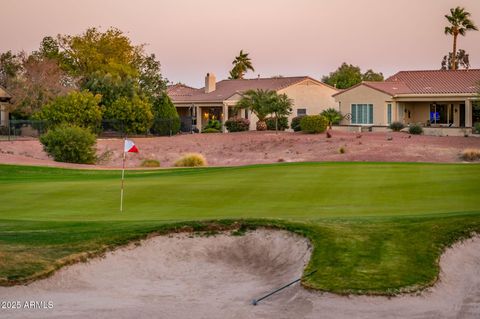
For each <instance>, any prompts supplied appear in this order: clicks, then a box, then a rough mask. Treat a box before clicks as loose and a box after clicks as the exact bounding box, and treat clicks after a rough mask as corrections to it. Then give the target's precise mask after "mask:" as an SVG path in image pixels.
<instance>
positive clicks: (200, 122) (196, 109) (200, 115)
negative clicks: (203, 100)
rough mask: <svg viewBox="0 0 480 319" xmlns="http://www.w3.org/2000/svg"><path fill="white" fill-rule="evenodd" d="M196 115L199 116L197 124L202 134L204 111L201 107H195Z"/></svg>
mask: <svg viewBox="0 0 480 319" xmlns="http://www.w3.org/2000/svg"><path fill="white" fill-rule="evenodd" d="M195 113H196V115H197V118H196V120H197V124H196V127H197V129H198V132H200V133H201V132H202V110H201V109H200V106H198V105H195Z"/></svg>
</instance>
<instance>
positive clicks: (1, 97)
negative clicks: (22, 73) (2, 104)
mask: <svg viewBox="0 0 480 319" xmlns="http://www.w3.org/2000/svg"><path fill="white" fill-rule="evenodd" d="M11 98H12V96H11V95H10V94H8V92H7V91H6V90H5V89H4V88H3V87H1V86H0V101H8V100H10V99H11Z"/></svg>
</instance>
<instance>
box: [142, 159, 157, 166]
mask: <svg viewBox="0 0 480 319" xmlns="http://www.w3.org/2000/svg"><path fill="white" fill-rule="evenodd" d="M140 166H142V167H160V162H159V161H157V160H154V159H146V160H143V162H142V164H140Z"/></svg>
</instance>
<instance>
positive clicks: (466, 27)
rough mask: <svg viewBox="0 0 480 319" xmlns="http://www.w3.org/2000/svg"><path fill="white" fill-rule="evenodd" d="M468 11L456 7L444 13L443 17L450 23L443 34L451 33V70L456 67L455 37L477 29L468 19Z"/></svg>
mask: <svg viewBox="0 0 480 319" xmlns="http://www.w3.org/2000/svg"><path fill="white" fill-rule="evenodd" d="M470 16H471V14H470V12H467V11H465V8H461V7H456V8H452V9H450V15H448V14H447V15H445V18H446V19H447V20H448V22H449V23H450V25H449V26H447V27H445V34H450V35H453V51H452V61H451V62H452V66H451V69H452V70H456V69H457V63H456V62H457V61H456V59H457V37H458V35H459V34H460V35H462V36H465V34H466V32H467V31H471V30H475V31H476V30H478V28H477V26H476V25H475V24H474V23H473V21H472V20H470Z"/></svg>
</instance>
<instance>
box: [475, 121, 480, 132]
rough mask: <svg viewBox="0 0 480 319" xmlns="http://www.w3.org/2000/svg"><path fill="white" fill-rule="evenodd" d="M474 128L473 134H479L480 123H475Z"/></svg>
mask: <svg viewBox="0 0 480 319" xmlns="http://www.w3.org/2000/svg"><path fill="white" fill-rule="evenodd" d="M474 127H475V133H478V134H480V122H477V123H475V125H474Z"/></svg>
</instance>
